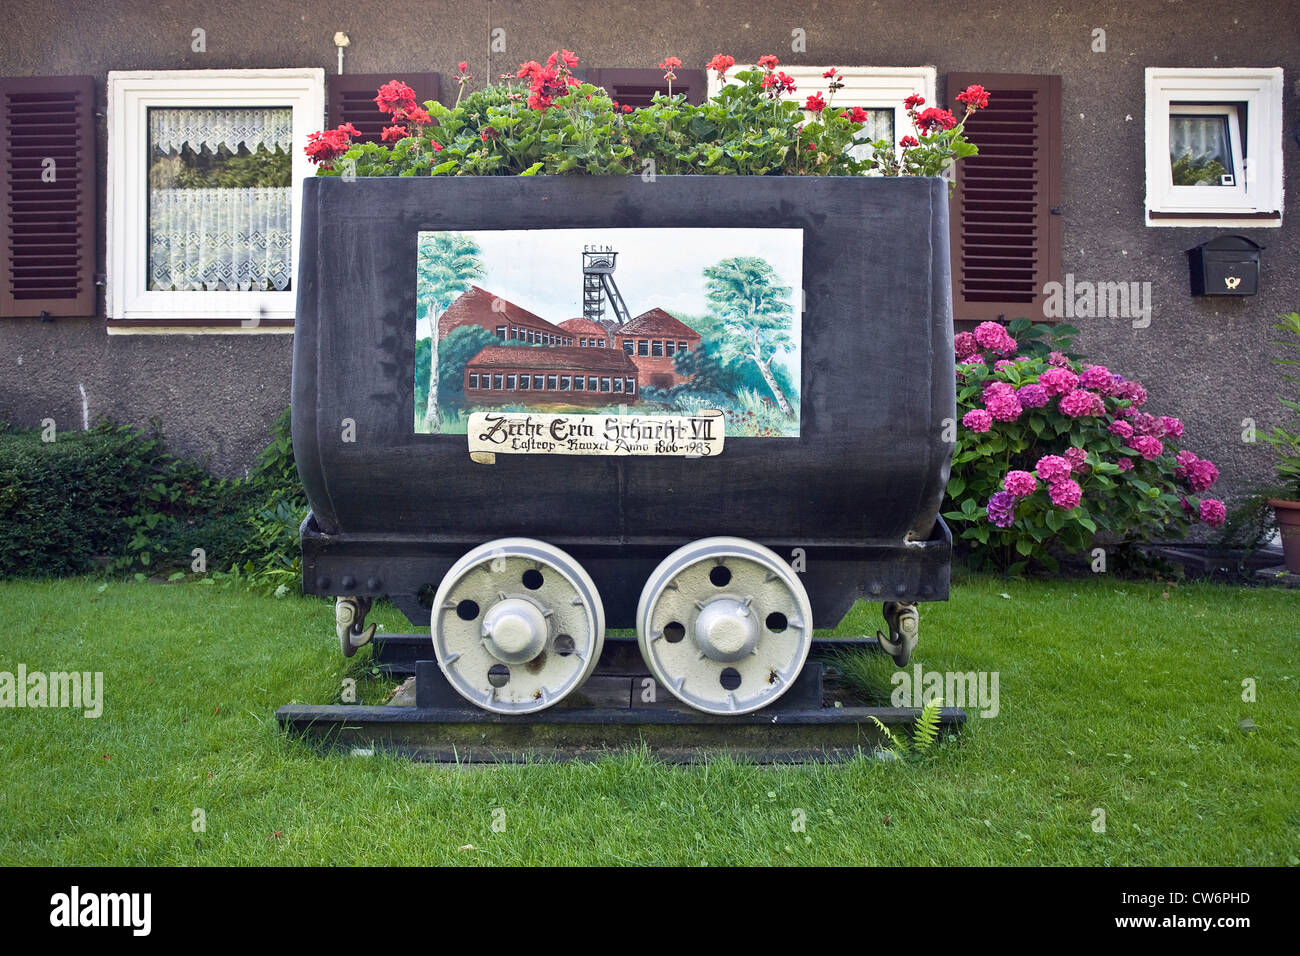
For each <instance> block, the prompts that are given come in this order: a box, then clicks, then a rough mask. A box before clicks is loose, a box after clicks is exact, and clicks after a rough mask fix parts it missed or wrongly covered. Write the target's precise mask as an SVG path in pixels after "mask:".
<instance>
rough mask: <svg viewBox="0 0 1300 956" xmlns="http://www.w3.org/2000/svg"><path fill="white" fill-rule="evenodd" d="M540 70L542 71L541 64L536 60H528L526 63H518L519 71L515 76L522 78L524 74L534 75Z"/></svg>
mask: <svg viewBox="0 0 1300 956" xmlns="http://www.w3.org/2000/svg"><path fill="white" fill-rule="evenodd" d="M540 72H542V65H541V64H540V63H538V62H537V61H536V60H529V61H528V62H527V63H520V64H519V72H518V73H516V74H515V76H516V77H519V78H521V79H522V78H523V77H525V76H536V75H537V74H538V73H540Z"/></svg>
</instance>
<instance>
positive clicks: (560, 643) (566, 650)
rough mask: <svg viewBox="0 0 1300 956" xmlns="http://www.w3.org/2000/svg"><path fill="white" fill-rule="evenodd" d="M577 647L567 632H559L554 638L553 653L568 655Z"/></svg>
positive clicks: (562, 655)
mask: <svg viewBox="0 0 1300 956" xmlns="http://www.w3.org/2000/svg"><path fill="white" fill-rule="evenodd" d="M577 649H578V645H577V644H576V643H575V642H574V640H573V638H572V637H571V636H570V635H568V634H561V635H560V636H559V637H557V638H556V639H555V653H557V654H559V655H560V656H561V657H568V656H569V655H570V654H572V653H573V652H574V651H575V650H577Z"/></svg>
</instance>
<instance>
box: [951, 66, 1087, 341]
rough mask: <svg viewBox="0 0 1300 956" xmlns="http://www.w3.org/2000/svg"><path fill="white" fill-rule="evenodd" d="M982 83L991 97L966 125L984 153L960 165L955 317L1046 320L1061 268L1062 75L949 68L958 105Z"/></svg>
mask: <svg viewBox="0 0 1300 956" xmlns="http://www.w3.org/2000/svg"><path fill="white" fill-rule="evenodd" d="M972 83H978V84H980V85H982V86H983V87H984V88H985V89H987V90H988V91H989V105H988V107H987V108H986V109H982V110H979V111H978V112H976V113H975V115H973V116H972V117H971V118H970V120H969V121H968V122H967V124H966V137H967V139H969V140H970V141H971V142H972V143H974V144H975V145H976V146H978V147H979V151H980V152H979V155H978V156H974V157H972V158H970V159H965V160H962V161H961V162H959V163H958V164H957V188H956V191H955V192H954V194H953V197H952V207H951V217H950V218H951V228H952V279H953V317H954V318H955V319H956V320H958V321H960V320H980V321H985V320H990V319H992V320H997V319H1015V318H1020V317H1022V316H1024V317H1026V318H1030V319H1034V320H1035V321H1041V320H1042V319H1043V308H1042V305H1043V285H1044V284H1045V283H1047V282H1051V281H1059V280H1060V273H1061V217H1060V215H1059V214H1058V212H1057V209H1058V207H1059V205H1060V201H1061V200H1060V192H1061V78H1060V77H1059V76H1037V75H1031V74H1015V73H1003V74H996V73H995V74H990V73H949V74H948V106H949V107H950V108H951V109H952V111H953V112H954V113H956V114H957V115H958V116H959V117H960V116H961V115H962V114H963V113H964V112H965V110H966V106H965V104H964V103H958V102H957V101H956V96H957V94H958V93H960V92H961V91H962V90H964V89H965V88H966V87H967V86H969V85H971V84H972Z"/></svg>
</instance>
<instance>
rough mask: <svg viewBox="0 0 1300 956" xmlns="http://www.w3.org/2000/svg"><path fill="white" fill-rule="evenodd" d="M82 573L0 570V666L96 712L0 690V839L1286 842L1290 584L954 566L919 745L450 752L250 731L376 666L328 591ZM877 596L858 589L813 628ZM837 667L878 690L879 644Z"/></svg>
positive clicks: (1293, 812) (517, 849) (717, 845)
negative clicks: (349, 653)
mask: <svg viewBox="0 0 1300 956" xmlns="http://www.w3.org/2000/svg"><path fill="white" fill-rule="evenodd" d="M100 587H101V583H100V582H99V581H98V580H96V579H91V578H80V579H70V580H63V581H54V582H7V583H2V584H0V610H3V612H4V615H5V617H6V619H7V620H10V621H12V622H14V623H15V627H16V630H17V634H16V636H15V638H14V639H13V640H12V641H11V642H10V644H9V647H8V648H7V649H6V651H5V653H4V654H3V656H2V657H0V670H7V671H13V670H14V669H15V668H16V666H17V664H18V663H20V662H21V663H23V664H25V665H26V666H27V668H28V669H29V670H46V671H49V670H71V669H77V670H90V671H103V673H104V680H105V698H106V700H105V709H104V714H103V716H102V717H101V718H99V719H97V720H89V719H85V718H84V717H82V716H81V715H80V714H79V713H77V712H71V711H66V710H15V709H7V708H6V709H0V733H2V734H3V739H4V746H3V748H0V773H2V774H3V779H4V786H3V788H0V863H5V864H33V863H39V864H60V865H63V864H73V863H81V864H142V863H149V864H291V865H312V864H326V863H338V864H366V863H368V864H381V865H382V864H415V865H422V864H462V865H482V864H542V863H549V864H581V863H634V864H670V865H682V864H685V865H689V864H705V863H707V864H711V865H718V864H744V863H752V864H773V863H849V864H855V863H860V864H876V865H898V864H943V865H956V864H1017V863H1027V864H1095V865H1131V864H1153V865H1169V864H1198V863H1203V864H1248V865H1249V864H1266V865H1273V864H1281V865H1287V864H1290V865H1297V864H1300V859H1298V857H1300V802H1298V801H1297V797H1296V794H1297V793H1298V792H1300V769H1298V768H1300V762H1298V761H1297V760H1296V759H1295V740H1296V736H1297V718H1296V705H1297V702H1298V698H1300V695H1298V694H1297V684H1298V682H1300V671H1298V670H1297V656H1298V655H1300V601H1297V595H1296V594H1295V593H1294V592H1287V591H1283V590H1262V589H1261V590H1241V589H1234V588H1229V587H1225V586H1221V585H1214V584H1192V585H1185V586H1180V587H1176V588H1175V587H1169V586H1162V585H1160V584H1155V583H1142V582H1131V581H1119V580H1114V579H1107V578H1105V577H1101V576H1098V577H1092V578H1087V579H1076V580H1052V581H1007V580H1001V579H995V578H983V577H974V578H969V579H966V580H962V581H959V582H958V583H956V584H955V586H954V589H953V596H952V600H951V601H950V602H948V603H946V604H937V605H926V606H925V607H924V608H923V609H922V627H921V635H922V636H921V645H920V647H919V649H918V653H917V657H916V660H917V661H919V662H920V663H921V665H922V666H923V667H924V668H925V669H927V670H931V669H933V670H960V671H971V670H974V671H981V670H987V671H993V670H996V671H998V672H999V674H1000V705H1001V710H1000V713H999V715H998V716H997V717H996V718H991V719H980V718H978V717H972V718H971V720H970V721H969V723H968V726H967V728H966V729H965V730H964V731H963V732H962V734H961V736H960V738H957V739H946V738H945V739H942V740H941V741H940V743H939V745H938V746H936V747H934V748H933V749H932V750H931V751H930V753H929V754H928V755H927V756H926V757H924V758H922V759H919V760H914V761H907V762H904V761H896V762H892V763H884V762H880V761H876V760H871V759H868V758H862V759H857V760H854V761H851V762H849V763H846V764H840V765H809V766H800V767H758V766H748V765H743V764H739V763H736V762H733V761H730V760H726V759H715V760H712V761H710V762H708V763H706V764H704V765H700V766H694V767H670V766H666V765H663V764H661V763H659V762H658V761H657V760H656V759H655V758H654V757H653V755H651V754H648V753H646V752H644V751H629V752H626V753H623V754H620V755H615V756H611V757H609V758H607V759H602V760H599V761H597V762H595V763H588V764H565V765H546V764H538V765H529V766H505V767H460V768H456V767H433V766H428V765H416V764H411V763H407V762H404V761H401V760H395V759H389V758H386V757H384V756H382V755H381V756H375V757H369V758H367V757H354V756H348V755H328V756H321V755H318V754H317V753H316V752H314V751H313V750H311V749H310V748H309V747H307V746H305V745H304V744H302V743H301V742H298V741H295V740H292V739H287V738H285V737H284V736H282V735H281V734H280V733H279V732H278V730H277V727H276V724H275V720H274V717H273V714H274V712H275V709H276V708H277V707H278V706H280V705H281V704H284V703H288V702H291V701H301V702H310V703H325V702H330V701H335V700H338V699H339V694H340V687H341V680H342V678H343V677H345V676H349V675H351V676H354V677H358V678H360V681H359V686H360V689H361V693H362V698H363V700H365V701H371V702H373V701H377V700H378V699H380V698H381V697H382V695H383V694H384V693H385V691H386V690H387V688H388V687H389V686H391V684H389V683H386V682H381V681H378V680H375V679H373V678H372V677H371V676H370V675H369V670H370V668H369V664H368V656H367V654H368V652H366V651H362V653H361V654H360V655H358V657H357V658H354V659H353V660H352V661H350V662H345V661H344V660H343V659H342V658H340V657H339V654H338V646H337V641H336V638H335V637H334V633H333V620H334V616H333V609H332V607H331V606H330V605H329V604H327V603H325V602H321V601H314V600H299V599H294V598H287V599H283V600H274V599H271V598H265V597H260V596H256V595H251V594H246V593H243V592H237V591H230V590H225V589H222V588H200V587H194V586H189V585H185V584H177V585H168V586H159V585H155V584H122V583H110V584H108V586H107V587H105V588H104V589H103V590H102V591H101V590H100ZM374 618H375V619H376V620H378V621H379V622H380V623H382V624H383V625H384V626H385V627H386V628H387V629H388V630H390V631H397V630H408V629H409V625H406V623H405V622H404V621H403V620H402V619H401V618H400V616H399V615H398V614H397V613H396V612H395V611H394V610H393V609H392V608H390V607H381V608H379V609H378V610H377V613H376V615H375V616H374ZM878 622H879V612H878V609H877V608H876V607H874V606H867V605H859V606H858V607H857V608H855V609H854V611H853V612H852V613H851V614H850V616H849V617H848V618H847V619H846V620H845V621H844V622H843V623H842V624H841V626H840V627H839V628H838V629H837V630H836V632H835V633H837V634H842V635H849V634H861V633H874V631H875V629H876V627H877V626H878ZM839 666H840V667H841V669H842V671H843V673H844V674H845V677H846V679H848V680H851V681H853V682H855V683H856V684H857V685H858V686H860V687H865V688H868V689H874V690H873V691H872V692H873V693H876V694H877V695H881V696H882V697H887V696H888V693H889V690H890V689H891V688H890V675H891V674H892V673H893V668H892V666H890V665H889V663H888V662H887V661H884V660H882V659H881V658H870V659H865V660H862V661H859V662H857V663H850V662H848V661H846V660H845V659H844V657H843V655H841V656H840V659H839ZM1247 679H1251V680H1253V681H1254V682H1255V687H1256V694H1257V699H1256V701H1255V702H1253V703H1248V702H1246V701H1243V699H1242V697H1243V681H1246V680H1247ZM1247 718H1248V719H1249V720H1250V721H1251V722H1252V724H1251V725H1253V728H1254V729H1253V731H1251V732H1249V733H1247V732H1245V731H1244V730H1243V729H1242V728H1241V727H1240V726H1239V722H1240V721H1243V720H1245V719H1247ZM1251 725H1247V727H1246V729H1247V730H1250V727H1251ZM1097 809H1101V810H1104V811H1105V814H1106V830H1105V832H1104V833H1098V832H1096V831H1095V830H1094V828H1093V822H1094V819H1095V814H1094V811H1095V810H1097ZM196 810H202V811H203V815H204V817H205V819H206V829H205V830H204V831H203V832H195V830H194V829H193V827H194V820H195V819H196V814H195V811H196ZM502 811H503V813H502ZM796 811H803V813H804V814H806V817H807V830H806V832H802V833H796V832H793V831H792V828H791V823H792V820H793V819H794V818H795V816H796V813H795V812H796ZM494 819H495V820H503V821H504V829H503V830H500V832H497V831H494V829H493V821H494ZM467 847H472V849H468V848H467Z"/></svg>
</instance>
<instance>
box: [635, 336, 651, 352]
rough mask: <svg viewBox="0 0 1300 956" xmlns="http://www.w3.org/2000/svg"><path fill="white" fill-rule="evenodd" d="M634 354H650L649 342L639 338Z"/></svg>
mask: <svg viewBox="0 0 1300 956" xmlns="http://www.w3.org/2000/svg"><path fill="white" fill-rule="evenodd" d="M636 354H637V355H649V354H650V343H649V342H648V341H647V340H645V339H640V340H638V342H637V343H636Z"/></svg>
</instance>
